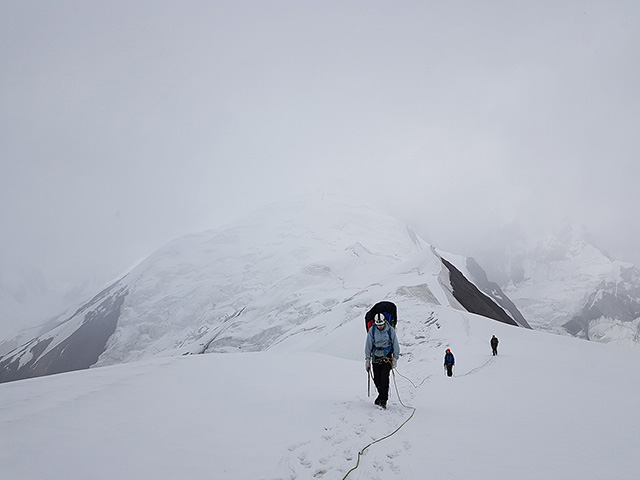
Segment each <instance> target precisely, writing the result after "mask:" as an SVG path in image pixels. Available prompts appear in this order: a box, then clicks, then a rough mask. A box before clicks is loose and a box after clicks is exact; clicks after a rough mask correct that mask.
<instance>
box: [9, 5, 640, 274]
mask: <svg viewBox="0 0 640 480" xmlns="http://www.w3.org/2000/svg"><path fill="white" fill-rule="evenodd" d="M639 9H640V7H639V6H638V5H635V4H633V3H625V2H613V3H611V2H590V3H588V4H585V3H584V2H562V4H557V2H536V3H535V4H513V3H512V2H482V4H480V3H478V2H456V3H455V4H449V3H443V2H402V3H396V4H390V3H388V2H348V3H345V2H337V1H336V2H333V1H330V2H322V3H321V4H316V3H311V2H286V1H277V2H269V3H268V4H266V3H264V2H240V3H232V2H222V1H221V2H208V3H201V2H181V3H180V5H178V4H176V3H174V2H136V3H135V4H130V3H124V2H123V3H122V4H119V5H115V4H113V3H109V4H86V3H85V2H67V3H64V4H58V5H55V6H53V5H51V6H50V5H44V4H43V5H38V6H37V8H34V7H33V6H32V5H27V4H22V3H19V4H15V3H14V4H4V5H3V6H2V7H0V18H1V19H0V22H1V25H0V26H1V28H0V31H2V32H3V34H2V45H3V47H2V49H1V50H0V61H2V64H3V65H4V70H3V76H2V79H1V80H0V82H1V83H0V87H2V88H1V89H0V91H2V92H3V93H2V94H0V95H2V96H1V97H0V111H1V112H2V113H1V114H0V138H1V140H2V144H3V147H4V148H3V157H2V159H1V160H0V162H1V163H2V175H1V176H0V187H1V190H0V200H1V204H0V220H1V221H2V224H3V225H4V226H5V227H3V238H2V240H1V241H0V243H1V245H0V247H1V248H0V250H1V251H2V252H3V254H2V260H3V261H8V260H7V259H9V258H11V259H12V260H16V259H24V260H25V261H29V262H34V263H36V264H38V265H40V266H42V267H43V268H44V269H45V270H47V271H50V272H51V273H52V275H53V276H54V277H56V276H57V277H58V278H65V279H70V280H78V279H80V278H82V277H83V276H84V275H88V274H92V273H93V272H95V271H108V270H111V269H112V270H117V271H120V270H121V269H123V268H126V266H127V265H128V264H129V263H132V262H134V261H135V260H137V259H138V258H139V257H140V256H141V255H144V254H145V253H148V252H149V251H150V250H152V249H153V248H155V247H157V246H159V245H161V244H162V243H164V242H165V241H167V240H169V239H170V238H173V237H175V236H179V235H182V234H184V233H188V232H190V231H193V230H199V229H204V228H210V227H215V226H216V225H220V224H222V223H226V222H229V221H231V220H233V219H234V218H236V217H237V216H239V215H241V214H242V213H244V212H247V211H248V210H250V209H252V208H254V207H258V206H261V205H263V204H266V203H270V202H272V201H275V200H278V199H281V198H285V197H288V196H295V195H298V194H301V193H305V192H308V191H311V190H317V189H327V190H343V191H348V192H349V193H353V194H356V195H360V196H363V197H365V198H367V199H370V200H371V201H373V202H378V203H379V204H380V205H382V206H383V207H384V208H387V209H389V210H391V211H392V213H394V214H397V215H398V216H401V217H405V218H406V219H407V221H410V222H411V223H413V224H414V225H415V226H416V227H418V229H419V230H421V231H422V233H423V234H424V235H425V236H427V237H430V239H431V240H432V241H434V242H437V243H438V245H439V246H441V247H442V248H446V249H451V250H453V249H454V248H455V249H460V251H461V252H462V253H465V252H466V249H467V248H471V247H473V242H474V241H475V239H476V238H478V237H477V235H475V234H474V232H476V233H477V232H482V231H485V230H486V231H490V230H491V229H492V228H496V226H499V225H504V224H506V223H509V222H512V221H514V220H518V221H522V222H525V223H528V224H529V225H530V228H538V229H544V228H547V227H549V225H551V224H552V223H554V222H555V223H557V222H559V221H560V222H561V221H564V220H562V219H565V218H570V219H572V220H574V219H575V221H577V222H581V223H585V224H586V225H587V227H589V228H591V229H592V230H594V232H596V234H597V236H598V238H600V240H601V243H602V244H603V245H605V246H606V247H607V248H609V249H610V250H611V251H612V252H613V253H614V254H616V255H617V256H619V257H621V258H622V259H628V260H632V261H636V262H638V263H640V253H639V252H638V251H637V248H636V247H635V245H634V242H633V241H631V239H633V238H635V237H636V236H637V235H638V233H639V231H640V224H639V222H638V220H637V218H636V217H637V215H636V213H635V205H637V204H638V200H639V199H638V193H637V188H636V186H635V183H636V180H635V179H636V178H638V173H640V172H639V171H638V169H639V168H640V167H638V163H637V158H638V152H639V151H640V144H639V142H640V140H639V139H638V136H637V131H638V130H639V128H638V127H639V126H640V125H639V123H640V100H639V98H638V95H637V87H636V86H637V85H638V80H639V78H638V77H639V75H640V62H639V61H638V60H640V58H639V56H640V38H639V37H640V31H639V30H638V29H637V28H636V26H635V25H634V23H633V21H632V19H633V18H638V14H640V12H639V11H638V10H639Z"/></svg>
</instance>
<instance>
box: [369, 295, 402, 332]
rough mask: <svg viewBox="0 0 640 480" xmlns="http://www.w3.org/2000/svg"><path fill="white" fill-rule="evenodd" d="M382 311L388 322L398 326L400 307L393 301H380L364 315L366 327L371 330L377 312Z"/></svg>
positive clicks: (394, 326)
mask: <svg viewBox="0 0 640 480" xmlns="http://www.w3.org/2000/svg"><path fill="white" fill-rule="evenodd" d="M378 313H382V314H383V315H384V318H386V319H387V322H389V324H390V325H391V326H392V327H393V328H396V324H397V323H398V307H396V305H395V303H392V302H387V301H383V302H378V303H376V304H375V305H374V306H373V307H371V310H369V311H368V312H367V313H366V314H365V316H364V328H365V329H366V330H367V332H368V331H369V329H370V328H371V325H373V321H374V320H375V318H376V314H378Z"/></svg>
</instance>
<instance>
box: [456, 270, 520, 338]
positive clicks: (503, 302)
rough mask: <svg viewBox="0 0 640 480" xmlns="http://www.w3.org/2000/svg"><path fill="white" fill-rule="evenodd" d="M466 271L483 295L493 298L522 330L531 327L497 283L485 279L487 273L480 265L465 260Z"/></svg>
mask: <svg viewBox="0 0 640 480" xmlns="http://www.w3.org/2000/svg"><path fill="white" fill-rule="evenodd" d="M467 270H469V273H470V274H471V275H472V276H473V282H474V283H475V284H476V286H477V287H478V288H479V289H480V290H481V291H482V292H484V293H485V294H487V295H489V296H490V297H491V298H493V299H494V300H495V301H496V302H498V305H500V306H501V307H502V308H504V309H505V310H506V311H508V312H509V313H510V314H511V316H512V317H513V319H514V320H515V321H516V322H517V323H518V324H519V325H520V326H522V327H524V328H531V325H529V323H528V322H527V321H526V320H525V318H524V317H523V316H522V313H520V310H518V307H516V305H515V304H514V303H513V302H512V301H511V299H509V297H507V296H506V295H505V294H504V292H503V291H502V289H501V288H500V287H499V286H498V284H497V283H495V282H492V281H490V280H489V278H488V277H487V273H486V272H485V271H484V270H483V269H482V267H481V266H480V265H478V263H477V262H476V261H475V260H474V259H473V258H471V257H469V258H467Z"/></svg>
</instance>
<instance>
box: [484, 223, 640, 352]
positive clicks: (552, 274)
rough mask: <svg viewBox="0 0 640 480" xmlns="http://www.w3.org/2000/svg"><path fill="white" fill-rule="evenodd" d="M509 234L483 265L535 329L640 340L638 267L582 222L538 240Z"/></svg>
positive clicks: (593, 337)
mask: <svg viewBox="0 0 640 480" xmlns="http://www.w3.org/2000/svg"><path fill="white" fill-rule="evenodd" d="M512 233H513V232H512ZM507 238H510V240H508V241H506V242H505V243H504V244H503V245H502V249H496V252H494V254H493V259H492V261H491V262H485V265H487V270H488V272H489V275H492V278H494V279H499V282H498V283H499V284H500V285H501V286H502V288H503V290H504V292H505V293H506V294H507V296H508V297H509V298H510V299H511V300H513V302H514V303H515V304H516V305H517V307H518V309H519V310H520V311H521V312H522V313H523V315H524V316H525V318H526V319H527V321H528V322H529V323H530V324H531V325H532V326H533V327H534V328H536V329H541V330H548V331H552V332H555V333H560V334H571V335H575V336H578V337H581V338H585V339H589V340H597V341H602V342H616V343H628V344H635V343H637V342H638V337H639V335H638V324H639V321H640V271H639V270H638V269H637V268H636V267H635V266H634V265H632V264H630V263H626V262H621V261H618V260H615V259H613V258H611V256H610V255H608V254H607V253H605V252H603V251H602V250H600V249H599V248H598V247H596V246H595V245H594V244H593V243H592V242H593V240H592V239H591V238H590V236H589V234H588V232H587V231H586V230H585V229H584V227H581V226H576V225H566V226H565V227H564V228H562V229H560V230H558V231H557V232H555V233H553V234H547V235H545V236H544V237H543V238H541V239H537V240H531V239H528V238H526V237H525V236H524V235H515V236H511V237H509V236H507Z"/></svg>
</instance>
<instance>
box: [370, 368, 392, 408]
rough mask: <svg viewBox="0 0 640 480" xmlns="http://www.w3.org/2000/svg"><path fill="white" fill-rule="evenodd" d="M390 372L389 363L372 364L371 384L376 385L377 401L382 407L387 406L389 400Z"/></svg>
mask: <svg viewBox="0 0 640 480" xmlns="http://www.w3.org/2000/svg"><path fill="white" fill-rule="evenodd" d="M390 372H391V363H389V362H381V363H378V362H373V383H375V384H376V389H377V390H378V399H379V400H380V403H381V404H382V405H386V404H387V400H388V399H389V373H390Z"/></svg>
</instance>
